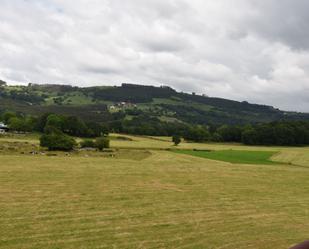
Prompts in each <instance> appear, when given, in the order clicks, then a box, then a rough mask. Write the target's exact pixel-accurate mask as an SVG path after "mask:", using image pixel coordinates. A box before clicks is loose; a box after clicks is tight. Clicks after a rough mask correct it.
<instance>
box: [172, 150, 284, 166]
mask: <svg viewBox="0 0 309 249" xmlns="http://www.w3.org/2000/svg"><path fill="white" fill-rule="evenodd" d="M175 152H177V153H181V154H186V155H191V156H197V157H202V158H208V159H212V160H217V161H223V162H230V163H240V164H278V163H276V162H273V161H271V157H272V156H274V155H275V154H276V152H274V151H246V150H219V151H218V150H217V151H202V150H200V151H198V150H175Z"/></svg>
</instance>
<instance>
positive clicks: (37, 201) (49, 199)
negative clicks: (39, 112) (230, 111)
mask: <svg viewBox="0 0 309 249" xmlns="http://www.w3.org/2000/svg"><path fill="white" fill-rule="evenodd" d="M112 136H113V139H112V140H111V145H112V150H111V151H109V152H105V153H99V152H87V151H84V152H76V153H60V152H56V153H53V154H51V153H50V154H48V153H42V154H35V155H33V154H31V153H30V152H31V151H33V150H39V148H38V143H37V136H30V137H29V136H19V135H12V136H9V137H2V138H0V196H1V199H0V248H1V249H2V248H4V249H21V248H22V249H30V248H31V249H33V248H35V249H41V248H44V249H45V248H47V249H58V248H59V249H60V248H61V249H62V248H65V249H66V248H67V249H73V248H74V249H76V248H85V249H88V248H89V249H90V248H91V249H92V248H121V249H122V248H132V249H133V248H190V249H191V248H194V249H195V248H196V249H198V248H203V249H204V248H206V249H224V248H237V249H239V248H240V249H241V248H243V249H248V248H251V249H272V248H289V247H290V246H292V245H294V244H295V243H299V242H301V241H303V240H305V239H308V231H309V213H308V207H309V197H308V193H309V148H287V147H286V148H284V147H282V148H280V147H247V146H241V145H238V144H194V143H182V144H181V145H180V146H178V147H177V148H178V149H180V150H191V151H192V150H193V149H199V150H213V151H215V152H212V153H215V154H214V155H218V156H219V158H211V160H209V159H207V158H202V157H198V156H192V155H187V154H182V153H175V152H174V151H170V150H175V148H176V147H175V146H173V145H172V143H171V142H170V139H167V138H163V137H161V138H155V137H134V136H126V137H128V138H129V139H123V136H124V135H116V134H112ZM119 136H120V138H119ZM117 137H118V138H117ZM166 149H169V150H166ZM228 150H233V151H238V152H239V153H240V155H241V157H242V158H244V155H245V154H246V157H247V155H249V154H250V153H252V154H250V157H251V156H252V155H261V154H263V155H264V152H265V151H266V152H267V153H268V154H267V155H266V154H265V157H264V159H263V160H266V161H267V162H269V160H273V161H276V162H279V163H276V164H275V165H273V164H269V163H265V164H264V163H263V164H260V163H261V162H260V161H259V160H260V159H257V158H255V159H254V160H255V161H256V163H257V164H252V162H251V165H250V167H248V165H246V164H241V163H240V162H234V163H233V164H231V163H228V162H223V161H217V160H222V159H223V158H226V157H229V156H228V155H227V154H226V153H227V151H228ZM222 151H224V153H223V152H222ZM245 151H246V153H244V152H245ZM222 153H223V154H222ZM233 153H235V152H233ZM236 153H237V152H236ZM238 155H239V154H238ZM266 156H267V157H266ZM238 159H239V156H238ZM246 160H247V159H246ZM230 161H231V159H230ZM280 162H282V164H280Z"/></svg>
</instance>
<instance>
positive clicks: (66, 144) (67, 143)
mask: <svg viewBox="0 0 309 249" xmlns="http://www.w3.org/2000/svg"><path fill="white" fill-rule="evenodd" d="M40 145H41V146H42V147H46V148H48V150H50V151H54V150H60V151H70V150H72V149H73V148H74V146H75V145H76V142H75V140H74V139H73V138H71V137H69V136H67V135H64V134H55V133H54V134H46V135H43V136H41V138H40Z"/></svg>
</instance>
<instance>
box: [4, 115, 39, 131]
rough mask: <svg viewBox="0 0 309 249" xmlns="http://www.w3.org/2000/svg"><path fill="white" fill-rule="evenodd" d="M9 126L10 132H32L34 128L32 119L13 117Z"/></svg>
mask: <svg viewBox="0 0 309 249" xmlns="http://www.w3.org/2000/svg"><path fill="white" fill-rule="evenodd" d="M8 124H9V128H10V130H13V131H22V132H30V131H32V128H33V125H32V120H31V119H30V118H28V119H27V118H17V117H13V118H10V119H9V121H8Z"/></svg>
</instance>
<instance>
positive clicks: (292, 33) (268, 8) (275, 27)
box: [244, 0, 309, 50]
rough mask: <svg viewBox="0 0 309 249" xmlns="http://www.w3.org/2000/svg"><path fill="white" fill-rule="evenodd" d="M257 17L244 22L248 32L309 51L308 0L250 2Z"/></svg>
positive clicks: (261, 0)
mask: <svg viewBox="0 0 309 249" xmlns="http://www.w3.org/2000/svg"><path fill="white" fill-rule="evenodd" d="M249 2H251V4H252V5H251V7H252V8H254V9H255V10H256V13H255V15H252V16H251V17H249V18H248V19H247V20H246V22H244V24H245V25H244V28H245V29H247V31H248V32H255V33H256V34H258V35H260V36H262V37H264V38H266V39H271V40H273V41H279V42H282V43H285V44H287V46H290V47H292V48H294V49H297V50H302V49H306V50H307V49H309V30H308V23H309V14H308V9H309V2H308V1H307V0H296V1H295V0H280V1H278V0H260V1H252V0H251V1H249Z"/></svg>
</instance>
